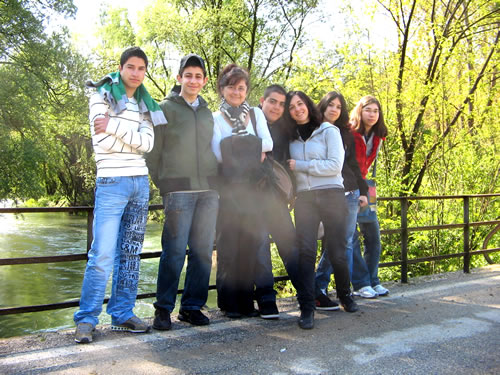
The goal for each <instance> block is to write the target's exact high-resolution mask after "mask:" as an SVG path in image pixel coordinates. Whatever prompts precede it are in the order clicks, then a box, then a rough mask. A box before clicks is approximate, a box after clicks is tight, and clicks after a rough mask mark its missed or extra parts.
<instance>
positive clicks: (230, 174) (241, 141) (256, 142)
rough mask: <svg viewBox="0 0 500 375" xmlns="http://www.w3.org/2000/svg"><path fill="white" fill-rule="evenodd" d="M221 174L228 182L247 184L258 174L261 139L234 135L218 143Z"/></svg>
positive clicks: (252, 136)
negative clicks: (220, 156) (220, 157)
mask: <svg viewBox="0 0 500 375" xmlns="http://www.w3.org/2000/svg"><path fill="white" fill-rule="evenodd" d="M220 148H221V154H222V174H223V176H224V177H225V178H226V180H227V181H228V182H234V183H249V182H251V181H252V180H255V176H256V175H258V173H260V169H261V162H260V157H261V154H262V139H260V138H259V137H257V136H255V135H252V134H247V135H237V134H234V135H232V136H230V137H226V138H224V139H223V140H222V141H221V143H220Z"/></svg>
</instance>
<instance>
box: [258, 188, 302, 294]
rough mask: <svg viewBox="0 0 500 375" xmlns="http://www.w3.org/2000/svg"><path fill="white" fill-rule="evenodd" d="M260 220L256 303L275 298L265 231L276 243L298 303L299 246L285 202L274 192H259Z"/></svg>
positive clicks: (300, 285)
mask: <svg viewBox="0 0 500 375" xmlns="http://www.w3.org/2000/svg"><path fill="white" fill-rule="evenodd" d="M262 197H263V199H264V207H263V209H264V212H263V218H262V219H263V220H264V222H265V226H266V230H267V232H268V233H267V232H266V233H265V236H264V238H262V239H261V241H262V242H261V245H260V246H259V250H258V254H257V259H256V261H257V264H256V268H255V297H256V299H257V302H258V303H262V302H267V301H276V292H275V291H274V277H273V272H272V263H271V254H270V246H269V234H271V237H272V239H273V241H274V242H275V243H276V247H277V248H278V253H279V255H280V257H281V259H282V260H283V264H284V266H285V269H286V272H287V273H288V276H289V277H290V281H291V282H292V284H293V286H294V287H295V289H296V290H297V295H298V299H299V302H300V300H301V297H302V295H303V294H304V284H303V282H302V278H301V275H300V272H299V249H298V246H297V238H296V233H295V226H294V225H293V222H292V218H291V217H290V212H289V211H288V207H287V203H286V202H285V201H284V200H283V199H281V198H280V197H278V196H277V195H276V194H275V193H274V192H271V191H269V192H263V194H262Z"/></svg>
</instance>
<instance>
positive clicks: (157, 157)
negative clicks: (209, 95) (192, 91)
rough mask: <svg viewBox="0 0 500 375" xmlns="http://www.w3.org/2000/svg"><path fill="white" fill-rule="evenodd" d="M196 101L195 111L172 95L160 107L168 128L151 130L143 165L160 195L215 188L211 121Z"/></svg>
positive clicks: (208, 113)
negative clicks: (152, 137) (149, 147)
mask: <svg viewBox="0 0 500 375" xmlns="http://www.w3.org/2000/svg"><path fill="white" fill-rule="evenodd" d="M198 99H199V103H200V105H199V106H198V107H197V108H196V110H195V109H194V108H193V107H191V106H190V105H189V104H188V103H187V102H186V101H185V100H184V98H183V97H182V96H180V95H179V94H178V93H176V92H173V91H172V92H171V93H170V94H169V95H168V97H167V98H166V99H165V100H163V101H162V102H161V103H160V107H161V109H162V110H163V113H164V114H165V117H166V118H167V121H168V124H166V125H159V126H155V128H154V130H155V142H154V147H153V150H152V151H151V152H150V153H149V154H148V156H147V158H146V163H147V166H148V168H149V171H150V175H151V178H152V180H153V182H154V184H155V185H156V186H157V187H158V188H159V189H160V194H161V195H165V194H167V193H169V192H173V191H193V190H208V189H216V188H217V159H216V158H215V155H214V153H213V152H212V148H211V141H212V136H213V128H214V121H213V117H212V112H211V111H210V109H208V105H207V102H206V101H205V100H204V99H203V98H202V97H201V96H199V97H198Z"/></svg>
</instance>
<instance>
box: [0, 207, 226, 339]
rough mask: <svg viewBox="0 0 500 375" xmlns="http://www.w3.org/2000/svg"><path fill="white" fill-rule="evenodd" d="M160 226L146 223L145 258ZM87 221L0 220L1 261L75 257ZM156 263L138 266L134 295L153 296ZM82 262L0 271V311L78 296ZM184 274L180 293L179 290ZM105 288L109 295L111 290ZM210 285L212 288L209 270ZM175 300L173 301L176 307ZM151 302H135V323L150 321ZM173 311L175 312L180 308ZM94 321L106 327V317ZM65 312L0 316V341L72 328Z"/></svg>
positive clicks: (44, 216) (48, 217) (52, 217)
mask: <svg viewBox="0 0 500 375" xmlns="http://www.w3.org/2000/svg"><path fill="white" fill-rule="evenodd" d="M161 230H162V224H160V223H154V222H151V223H148V226H147V230H146V238H145V240H144V249H143V253H144V252H151V251H160V250H161V244H160V238H161ZM86 241H87V219H86V216H75V215H70V214H68V213H30V214H22V215H14V214H0V258H20V257H32V256H52V255H68V254H80V253H85V251H86ZM158 262H159V258H152V259H144V260H142V261H141V272H140V281H139V293H151V292H155V290H156V276H157V272H158ZM84 271H85V261H77V262H62V263H45V264H33V265H12V266H0V307H2V308H5V307H17V306H27V305H38V304H47V303H54V302H64V301H68V300H74V299H78V298H79V296H80V289H81V283H82V279H83V273H84ZM183 283H184V270H183V274H182V275H181V282H180V285H179V288H182V287H183ZM110 284H111V282H109V283H108V293H107V295H108V296H109V290H110V287H111V285H110ZM210 284H215V270H214V269H213V270H212V274H211V281H210ZM179 300H180V296H178V302H179ZM153 302H154V298H151V299H142V300H137V302H136V307H135V309H134V312H135V313H136V314H137V315H138V316H140V317H151V316H153V315H154V308H153V306H152V303H153ZM178 302H177V304H176V306H177V308H178V305H179V303H178ZM207 305H208V307H215V306H216V293H215V291H213V290H211V291H209V300H208V302H207ZM105 309H106V305H104V306H103V310H104V311H103V313H102V314H101V315H100V317H99V320H100V323H101V324H109V323H110V322H111V319H110V317H109V315H107V314H106V313H105ZM75 310H76V308H67V309H60V310H52V311H42V312H36V313H25V314H15V315H2V316H0V337H11V336H20V335H26V334H32V333H39V332H44V331H56V330H59V329H65V328H71V327H74V323H73V313H74V312H75Z"/></svg>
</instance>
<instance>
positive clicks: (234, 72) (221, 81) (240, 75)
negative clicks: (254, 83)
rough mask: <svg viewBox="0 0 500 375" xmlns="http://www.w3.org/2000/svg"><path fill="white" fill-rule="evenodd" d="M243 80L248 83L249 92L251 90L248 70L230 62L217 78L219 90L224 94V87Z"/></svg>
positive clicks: (220, 93)
mask: <svg viewBox="0 0 500 375" xmlns="http://www.w3.org/2000/svg"><path fill="white" fill-rule="evenodd" d="M241 80H243V81H245V84H246V85H247V92H248V91H249V90H250V76H249V74H248V72H247V71H246V70H245V69H243V68H241V67H239V66H238V65H236V64H229V65H226V66H225V67H224V69H222V72H220V74H219V78H218V80H217V91H218V92H219V95H220V96H222V89H223V88H224V87H226V86H231V85H235V84H237V83H238V82H240V81H241Z"/></svg>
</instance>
